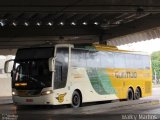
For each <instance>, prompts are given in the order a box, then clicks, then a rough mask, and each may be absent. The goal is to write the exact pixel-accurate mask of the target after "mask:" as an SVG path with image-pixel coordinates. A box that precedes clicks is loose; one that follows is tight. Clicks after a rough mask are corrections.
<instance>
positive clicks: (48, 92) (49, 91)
mask: <svg viewBox="0 0 160 120" xmlns="http://www.w3.org/2000/svg"><path fill="white" fill-rule="evenodd" d="M51 93H53V91H52V90H47V91H43V92H42V93H41V95H49V94H51Z"/></svg>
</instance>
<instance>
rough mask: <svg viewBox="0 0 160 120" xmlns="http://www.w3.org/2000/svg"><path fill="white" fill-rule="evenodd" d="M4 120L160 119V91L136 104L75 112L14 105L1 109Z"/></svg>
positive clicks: (88, 107) (92, 106)
mask: <svg viewBox="0 0 160 120" xmlns="http://www.w3.org/2000/svg"><path fill="white" fill-rule="evenodd" d="M0 114H1V116H0V119H3V120H7V119H6V118H10V119H14V120H16V119H17V118H18V120H63V119H65V120H75V119H78V120H79V119H83V120H97V119H98V120H110V119H111V120H122V119H123V120H128V119H129V120H140V119H141V120H153V119H160V88H159V87H156V88H154V89H153V96H151V97H147V98H143V99H140V100H135V101H129V102H128V101H124V102H112V103H103V104H102V103H99V104H95V103H93V104H87V105H84V106H83V107H81V108H78V109H73V108H67V107H66V106H54V107H51V106H30V107H21V108H19V109H18V108H17V107H16V106H15V105H13V104H3V105H2V104H1V105H0Z"/></svg>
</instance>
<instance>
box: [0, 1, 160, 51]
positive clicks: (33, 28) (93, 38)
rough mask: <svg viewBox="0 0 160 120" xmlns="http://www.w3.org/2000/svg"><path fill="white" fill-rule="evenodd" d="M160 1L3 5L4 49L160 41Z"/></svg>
mask: <svg viewBox="0 0 160 120" xmlns="http://www.w3.org/2000/svg"><path fill="white" fill-rule="evenodd" d="M159 21H160V1H159V0H1V1H0V49H13V48H23V47H34V46H35V47H37V46H52V45H54V44H57V43H73V44H90V43H94V42H100V43H106V44H109V45H122V44H126V43H132V42H137V41H142V40H147V39H150V38H156V37H159V36H160V35H159V33H160V31H159V30H160V29H159V26H160V22H159Z"/></svg>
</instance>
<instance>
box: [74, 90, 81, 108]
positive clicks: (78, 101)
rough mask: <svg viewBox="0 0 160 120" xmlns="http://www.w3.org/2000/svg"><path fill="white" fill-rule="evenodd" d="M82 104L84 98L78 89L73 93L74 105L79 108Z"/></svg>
mask: <svg viewBox="0 0 160 120" xmlns="http://www.w3.org/2000/svg"><path fill="white" fill-rule="evenodd" d="M81 104H82V99H81V95H80V93H79V92H77V91H74V92H73V95H72V107H73V108H78V107H80V106H81Z"/></svg>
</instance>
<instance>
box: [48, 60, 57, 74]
mask: <svg viewBox="0 0 160 120" xmlns="http://www.w3.org/2000/svg"><path fill="white" fill-rule="evenodd" d="M55 59H56V58H55V57H51V58H49V71H51V72H54V71H55V67H54V63H55Z"/></svg>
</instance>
